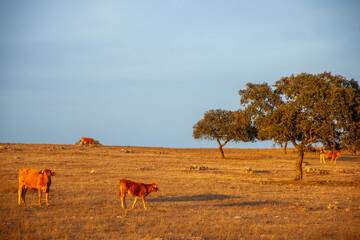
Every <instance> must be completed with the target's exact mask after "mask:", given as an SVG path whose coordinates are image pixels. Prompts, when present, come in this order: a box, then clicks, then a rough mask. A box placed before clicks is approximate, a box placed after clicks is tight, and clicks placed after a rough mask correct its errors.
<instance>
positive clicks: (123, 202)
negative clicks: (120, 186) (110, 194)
mask: <svg viewBox="0 0 360 240" xmlns="http://www.w3.org/2000/svg"><path fill="white" fill-rule="evenodd" d="M120 199H121V207H122V208H126V205H125V195H120Z"/></svg>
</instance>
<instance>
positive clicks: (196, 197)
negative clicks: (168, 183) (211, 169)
mask: <svg viewBox="0 0 360 240" xmlns="http://www.w3.org/2000/svg"><path fill="white" fill-rule="evenodd" d="M237 198H238V197H234V196H230V195H224V194H200V195H192V196H180V197H164V198H152V199H151V198H150V199H146V201H149V202H202V201H213V200H225V199H237Z"/></svg>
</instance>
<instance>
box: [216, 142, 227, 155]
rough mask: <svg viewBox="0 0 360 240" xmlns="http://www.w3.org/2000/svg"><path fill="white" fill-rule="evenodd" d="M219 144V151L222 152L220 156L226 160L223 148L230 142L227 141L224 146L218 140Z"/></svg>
mask: <svg viewBox="0 0 360 240" xmlns="http://www.w3.org/2000/svg"><path fill="white" fill-rule="evenodd" d="M216 140H217V142H218V144H219V151H220V154H221V158H225V155H224V150H223V146H225V144H226V143H227V142H228V141H225V142H224V144H221V142H220V140H219V139H216Z"/></svg>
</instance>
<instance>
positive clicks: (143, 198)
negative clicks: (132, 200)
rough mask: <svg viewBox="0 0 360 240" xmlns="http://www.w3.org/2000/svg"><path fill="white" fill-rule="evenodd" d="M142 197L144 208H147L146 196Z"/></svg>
mask: <svg viewBox="0 0 360 240" xmlns="http://www.w3.org/2000/svg"><path fill="white" fill-rule="evenodd" d="M141 199H142V201H143V204H144V208H145V209H147V208H146V204H145V197H142V198H141Z"/></svg>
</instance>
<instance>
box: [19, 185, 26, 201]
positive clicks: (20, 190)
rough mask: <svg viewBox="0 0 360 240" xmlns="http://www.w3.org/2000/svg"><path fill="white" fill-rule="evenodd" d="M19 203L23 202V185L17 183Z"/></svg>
mask: <svg viewBox="0 0 360 240" xmlns="http://www.w3.org/2000/svg"><path fill="white" fill-rule="evenodd" d="M18 193H19V205H20V204H21V203H25V185H19V191H18Z"/></svg>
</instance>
